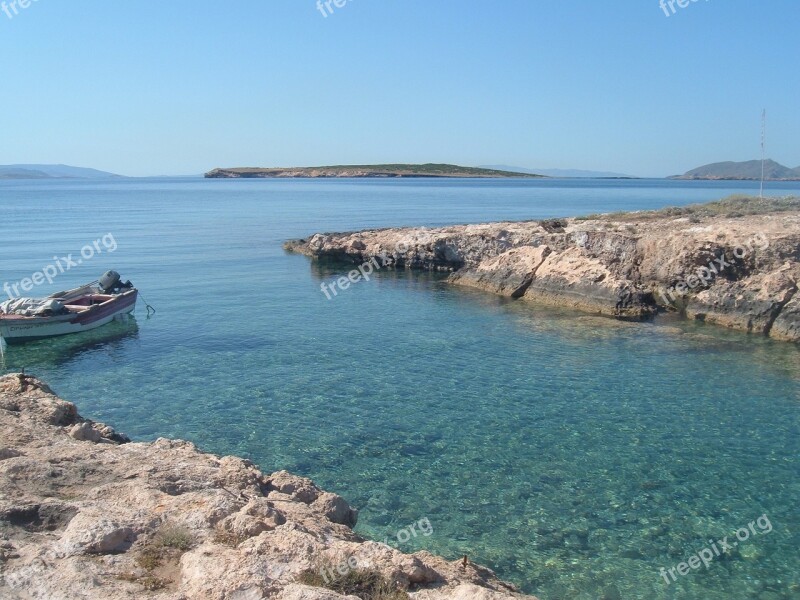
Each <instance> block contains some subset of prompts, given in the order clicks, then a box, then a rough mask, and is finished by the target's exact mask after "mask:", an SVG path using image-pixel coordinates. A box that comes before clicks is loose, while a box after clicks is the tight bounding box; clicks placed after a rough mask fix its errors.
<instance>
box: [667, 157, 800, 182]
mask: <svg viewBox="0 0 800 600" xmlns="http://www.w3.org/2000/svg"><path fill="white" fill-rule="evenodd" d="M669 179H733V180H755V181H758V180H760V179H761V161H760V160H747V161H744V162H732V161H728V162H718V163H712V164H710V165H705V166H702V167H698V168H696V169H692V170H691V171H687V172H686V173H684V174H683V175H673V176H672V177H669ZM764 179H766V180H768V181H797V180H800V167H797V168H796V169H790V168H788V167H784V166H783V165H782V164H780V163H777V162H775V161H774V160H771V159H770V160H765V161H764Z"/></svg>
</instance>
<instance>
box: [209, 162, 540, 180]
mask: <svg viewBox="0 0 800 600" xmlns="http://www.w3.org/2000/svg"><path fill="white" fill-rule="evenodd" d="M205 176H206V178H209V179H240V178H264V179H265V178H300V177H315V178H316V177H318V178H325V177H361V178H364V177H374V178H389V177H469V178H474V179H501V178H508V177H525V178H541V177H544V176H543V175H537V174H534V173H518V172H514V171H501V170H497V169H483V168H480V167H460V166H458V165H445V164H432V163H428V164H424V165H406V164H392V165H337V166H329V167H290V168H259V167H240V168H233V169H214V170H213V171H209V172H208V173H206V174H205Z"/></svg>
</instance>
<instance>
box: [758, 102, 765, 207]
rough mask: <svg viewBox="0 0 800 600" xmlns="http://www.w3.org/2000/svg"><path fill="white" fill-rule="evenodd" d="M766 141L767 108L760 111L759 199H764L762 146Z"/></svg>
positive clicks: (763, 155)
mask: <svg viewBox="0 0 800 600" xmlns="http://www.w3.org/2000/svg"><path fill="white" fill-rule="evenodd" d="M766 141H767V109H766V108H765V109H763V110H762V111H761V190H760V191H759V193H758V197H759V198H760V199H762V200H763V199H764V157H765V153H764V147H765V146H766Z"/></svg>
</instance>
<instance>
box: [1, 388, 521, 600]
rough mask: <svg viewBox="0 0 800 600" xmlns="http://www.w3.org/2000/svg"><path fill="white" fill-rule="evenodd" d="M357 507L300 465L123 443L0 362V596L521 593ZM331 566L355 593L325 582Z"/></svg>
mask: <svg viewBox="0 0 800 600" xmlns="http://www.w3.org/2000/svg"><path fill="white" fill-rule="evenodd" d="M357 517H358V513H357V511H356V510H354V509H353V508H351V507H350V506H349V505H348V504H347V502H346V501H345V500H343V499H342V498H341V497H339V496H337V495H336V494H332V493H329V492H325V491H323V490H321V489H319V488H318V487H317V486H316V485H315V484H314V483H313V482H312V481H310V480H309V479H305V478H302V477H297V476H294V475H291V474H289V473H287V472H285V471H279V472H276V473H272V474H270V475H267V474H264V473H262V472H261V471H259V470H258V469H257V468H256V466H255V465H254V464H253V463H251V462H250V461H247V460H243V459H240V458H236V457H232V456H225V457H219V456H214V455H211V454H206V453H203V452H201V451H199V450H198V449H197V448H196V447H195V446H194V445H193V444H191V443H189V442H184V441H180V440H167V439H159V440H157V441H155V442H152V443H132V442H130V440H128V438H127V437H125V436H124V435H122V434H119V433H117V432H115V431H114V430H113V429H112V428H111V427H109V426H106V425H103V424H100V423H95V422H92V421H89V420H87V419H84V418H83V417H81V416H80V415H79V414H78V412H77V408H76V406H75V405H74V404H72V403H70V402H66V401H64V400H61V399H60V398H58V397H57V396H56V395H55V394H54V393H53V392H52V390H50V389H49V388H48V387H47V385H46V384H44V383H43V382H42V381H39V380H38V379H35V378H33V377H30V376H25V375H22V374H19V375H7V376H5V377H0V597H1V598H9V599H11V598H19V599H30V598H41V599H47V600H75V599H79V598H84V599H92V600H94V599H96V598H105V599H109V600H117V599H123V598H124V599H134V598H136V599H138V598H153V599H158V600H228V599H230V600H261V599H264V598H276V599H278V600H338V599H345V598H346V599H348V600H357V599H358V598H371V599H374V600H379V599H386V600H389V599H392V600H395V599H400V598H411V599H413V600H511V599H515V598H518V599H522V598H533V597H532V596H524V595H521V594H518V593H517V592H516V590H515V588H514V587H513V586H511V585H509V584H506V583H503V582H502V581H500V580H499V579H497V577H495V575H494V574H493V573H492V572H491V571H490V570H488V569H486V568H484V567H480V566H478V565H475V564H473V563H471V562H470V561H469V560H468V559H465V560H457V561H454V562H449V561H446V560H444V559H443V558H439V557H436V556H433V555H432V554H429V553H427V552H418V553H415V554H410V555H409V554H403V553H401V552H399V551H397V550H395V549H394V548H392V547H390V546H388V545H385V544H381V543H376V542H371V541H367V540H365V539H363V538H361V537H359V536H358V535H356V534H355V533H354V532H353V530H352V527H353V526H354V525H355V523H356V520H357ZM340 578H341V579H340ZM345 580H346V581H347V583H348V585H350V586H351V588H352V589H355V590H365V593H363V594H360V593H357V594H356V595H344V594H341V593H338V592H336V591H333V589H342V588H344V587H346V586H344V584H342V585H339V584H340V583H342V582H344V581H345ZM320 586H322V587H320ZM359 586H360V587H359ZM534 600H535V599H534Z"/></svg>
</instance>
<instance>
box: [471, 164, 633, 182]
mask: <svg viewBox="0 0 800 600" xmlns="http://www.w3.org/2000/svg"><path fill="white" fill-rule="evenodd" d="M482 168H484V169H500V170H502V171H515V172H517V173H535V174H537V175H544V176H545V177H565V178H574V177H586V178H595V179H597V178H603V177H607V178H614V179H620V178H624V179H635V177H633V176H632V175H625V174H624V173H612V172H609V171H585V170H582V169H528V168H523V167H510V166H508V165H482Z"/></svg>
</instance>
